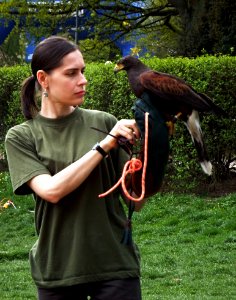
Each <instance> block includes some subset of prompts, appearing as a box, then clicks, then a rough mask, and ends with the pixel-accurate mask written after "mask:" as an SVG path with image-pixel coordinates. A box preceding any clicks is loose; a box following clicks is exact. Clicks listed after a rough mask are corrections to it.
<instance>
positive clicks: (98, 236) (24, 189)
mask: <svg viewBox="0 0 236 300" xmlns="http://www.w3.org/2000/svg"><path fill="white" fill-rule="evenodd" d="M116 122H117V121H116V119H115V117H113V116H112V115H110V114H108V113H104V112H100V111H92V110H86V109H82V108H76V109H75V110H74V112H73V113H71V114H70V115H68V116H66V117H63V118H60V119H48V118H45V117H42V116H40V115H38V116H37V117H35V118H34V119H32V120H29V121H26V122H24V123H23V124H21V125H17V126H15V127H13V128H11V129H10V130H9V131H8V133H7V136H6V151H7V158H8V163H9V170H10V175H11V180H12V185H13V190H14V192H15V193H16V194H21V195H24V194H29V193H32V190H30V188H29V187H28V185H27V184H26V183H27V182H28V181H29V180H30V179H31V178H33V177H35V176H37V175H40V174H51V175H54V174H56V173H57V172H59V171H60V170H62V169H63V168H65V167H66V166H68V165H69V164H71V163H73V162H74V161H76V160H78V159H79V158H81V157H82V156H83V155H84V154H85V153H87V152H88V151H89V150H91V148H92V146H93V145H94V144H95V143H96V142H99V141H101V140H102V139H104V137H105V135H104V134H103V133H101V132H98V131H95V130H93V129H91V127H96V128H99V129H101V130H103V131H105V132H109V131H110V130H111V129H112V128H113V126H114V125H115V123H116ZM126 160H127V155H126V154H125V153H124V151H123V150H122V149H120V148H117V149H114V150H112V151H111V152H110V154H109V156H108V157H107V158H105V159H103V160H102V161H101V163H100V164H99V165H98V166H97V167H96V168H95V169H94V170H93V172H92V173H91V174H90V175H89V177H88V178H87V179H86V180H85V181H84V183H82V184H81V185H80V186H79V187H78V188H77V189H76V190H75V191H74V192H72V193H71V194H69V195H68V196H66V197H64V198H62V199H61V200H60V201H59V202H58V203H57V204H52V203H49V202H47V201H44V200H43V199H41V198H40V197H38V196H37V195H35V194H33V195H34V198H35V225H36V231H37V234H38V240H37V242H36V243H35V245H34V246H33V248H32V249H31V251H30V264H31V271H32V277H33V279H34V281H35V283H36V285H37V286H40V287H45V288H48V287H59V286H69V285H75V284H79V283H86V282H93V281H100V280H111V279H122V278H128V277H137V276H139V254H138V250H137V248H136V245H135V244H132V245H131V246H127V245H123V244H121V242H120V241H121V239H122V235H123V231H124V224H125V222H126V215H125V212H124V209H123V206H122V203H121V202H120V197H119V196H120V195H119V190H116V191H115V192H113V193H111V194H110V195H108V196H107V197H105V198H98V195H99V194H100V193H103V192H105V191H107V190H108V189H109V188H111V187H112V186H113V185H114V184H115V183H116V182H117V181H118V179H119V178H120V176H121V172H122V168H123V165H124V163H125V161H126Z"/></svg>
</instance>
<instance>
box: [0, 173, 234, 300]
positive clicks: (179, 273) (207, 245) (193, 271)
mask: <svg viewBox="0 0 236 300" xmlns="http://www.w3.org/2000/svg"><path fill="white" fill-rule="evenodd" d="M5 197H6V199H11V200H13V202H14V204H15V206H16V209H14V207H13V206H10V207H9V208H7V209H2V210H1V212H0V228H1V230H0V240H1V243H0V274H1V281H0V299H1V300H5V299H11V300H12V299H13V300H15V299H16V300H18V299H22V300H26V299H36V290H35V287H34V283H33V282H32V280H31V277H30V272H29V264H28V252H29V249H30V248H31V246H32V244H33V243H34V241H35V240H36V236H35V231H34V214H33V209H34V202H33V200H32V198H31V197H15V196H12V193H11V188H10V183H9V178H8V176H7V173H0V200H1V199H3V198H5ZM3 202H5V200H4V201H3ZM133 237H134V239H135V241H136V242H137V244H138V245H139V248H140V252H141V257H142V259H141V268H142V290H143V300H156V299H168V300H169V299H170V300H171V299H181V300H183V299H188V300H191V299H199V300H202V299H203V300H204V299H214V300H215V299H216V300H221V299H222V300H223V299H227V300H228V299H236V284H235V278H236V194H235V193H232V194H229V195H228V196H225V197H221V198H207V197H196V196H194V195H175V194H172V193H165V194H158V195H156V196H155V197H152V198H151V199H149V201H148V203H147V204H146V206H145V207H144V209H143V210H142V211H141V212H140V213H136V214H135V215H134V217H133Z"/></svg>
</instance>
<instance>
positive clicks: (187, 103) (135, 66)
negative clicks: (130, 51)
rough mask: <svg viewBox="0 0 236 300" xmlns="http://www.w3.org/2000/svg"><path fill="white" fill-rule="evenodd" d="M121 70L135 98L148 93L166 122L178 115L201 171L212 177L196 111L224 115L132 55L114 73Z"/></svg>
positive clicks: (203, 97) (182, 83)
mask: <svg viewBox="0 0 236 300" xmlns="http://www.w3.org/2000/svg"><path fill="white" fill-rule="evenodd" d="M121 70H124V71H126V72H127V75H128V80H129V83H130V86H131V89H132V91H133V92H134V94H135V95H136V97H138V98H142V95H143V93H147V94H148V96H149V98H150V99H151V100H152V103H153V105H155V107H156V108H157V110H159V111H160V112H163V113H164V114H165V115H166V118H167V120H169V119H171V118H172V119H173V117H175V116H179V118H180V119H182V120H183V121H184V122H185V124H186V126H187V128H188V130H189V133H190V135H191V137H192V140H193V142H194V145H195V147H196V150H197V153H198V157H199V161H200V164H201V166H202V169H203V171H204V172H205V173H206V174H208V175H211V173H212V164H211V162H210V161H209V159H208V156H207V152H206V148H205V145H204V142H203V137H202V130H201V127H200V122H199V114H198V112H212V113H215V114H217V115H226V113H225V112H224V111H223V110H222V109H221V108H220V107H218V106H217V105H216V104H214V102H213V101H212V100H211V99H210V98H209V97H208V96H207V95H205V94H202V93H198V92H197V91H195V90H194V89H193V88H192V87H191V85H189V84H187V83H186V82H185V81H184V80H182V79H181V78H178V77H176V76H173V75H170V74H166V73H161V72H156V71H153V70H151V69H150V68H148V67H147V66H146V65H145V64H143V63H142V62H141V61H140V60H139V59H138V58H136V57H134V56H125V57H123V58H122V59H121V60H120V61H118V62H117V64H116V67H115V72H119V71H121Z"/></svg>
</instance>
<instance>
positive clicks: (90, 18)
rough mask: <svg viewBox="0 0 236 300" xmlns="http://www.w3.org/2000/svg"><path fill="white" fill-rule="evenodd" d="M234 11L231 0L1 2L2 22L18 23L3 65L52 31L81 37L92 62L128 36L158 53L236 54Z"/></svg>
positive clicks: (4, 48) (2, 49)
mask: <svg viewBox="0 0 236 300" xmlns="http://www.w3.org/2000/svg"><path fill="white" fill-rule="evenodd" d="M235 11H236V2H235V1H232V0H231V1H230V0H220V1H215V0H199V1H196V0H188V1H186V0H178V1H174V0H146V1H133V0H117V1H115V2H114V1H95V0H87V1H84V0H72V1H67V0H60V1H18V0H11V1H0V25H2V24H3V23H4V26H7V25H8V21H14V22H15V25H16V26H15V30H13V31H12V32H11V33H10V34H9V37H8V38H7V39H6V41H5V42H4V43H3V44H2V45H0V65H6V64H8V65H10V64H15V63H18V62H19V60H21V61H24V47H22V46H23V44H25V45H26V44H30V43H31V42H32V41H33V42H37V41H38V40H39V39H41V38H42V37H47V36H50V35H53V34H60V35H64V36H70V38H71V39H74V40H75V41H76V42H77V40H78V39H79V40H80V45H81V47H82V48H83V52H84V54H85V55H86V61H87V62H88V61H90V60H88V59H90V58H91V61H94V55H95V53H96V61H98V60H100V61H102V60H103V61H106V60H109V59H111V57H112V56H114V55H115V54H116V53H117V48H116V47H115V43H116V42H117V41H119V43H121V42H123V41H127V40H128V41H131V42H132V43H136V45H135V46H136V47H138V48H139V49H140V53H142V52H145V53H150V54H151V55H155V56H158V57H166V56H168V55H171V56H180V55H183V56H187V57H196V56H197V55H200V54H201V53H202V51H203V50H204V51H206V52H207V53H210V54H218V53H223V54H232V55H235V51H236V49H235V45H236V14H235ZM76 12H78V14H77V15H78V22H77V23H78V25H77V30H76V29H75V28H76V26H75V24H74V22H73V23H72V22H71V17H73V16H75V14H76ZM76 33H77V35H76ZM76 36H77V37H76ZM16 44H18V46H17V47H16Z"/></svg>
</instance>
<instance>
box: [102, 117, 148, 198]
mask: <svg viewBox="0 0 236 300" xmlns="http://www.w3.org/2000/svg"><path fill="white" fill-rule="evenodd" d="M148 115H149V113H147V112H146V113H145V140H144V162H143V164H142V161H141V160H140V159H137V158H132V159H131V160H129V161H127V162H126V164H125V165H124V169H123V172H122V176H121V178H120V179H119V180H118V182H117V183H116V184H115V185H114V186H113V187H112V188H110V189H109V190H108V191H107V192H105V193H103V194H100V195H99V196H98V197H99V198H102V197H105V196H107V195H108V194H110V193H111V192H113V191H114V190H115V189H116V188H117V187H118V186H119V185H120V184H121V186H122V189H123V192H124V194H125V196H126V197H127V198H128V199H130V200H132V201H136V202H138V201H141V200H143V198H144V196H145V178H146V169H147V161H148V157H147V152H148ZM142 165H143V172H142V180H141V184H142V193H141V195H140V197H139V198H134V197H132V196H131V195H130V194H129V192H128V191H127V188H126V186H125V178H126V176H127V175H128V174H132V173H135V172H136V171H138V170H140V169H141V168H142Z"/></svg>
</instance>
